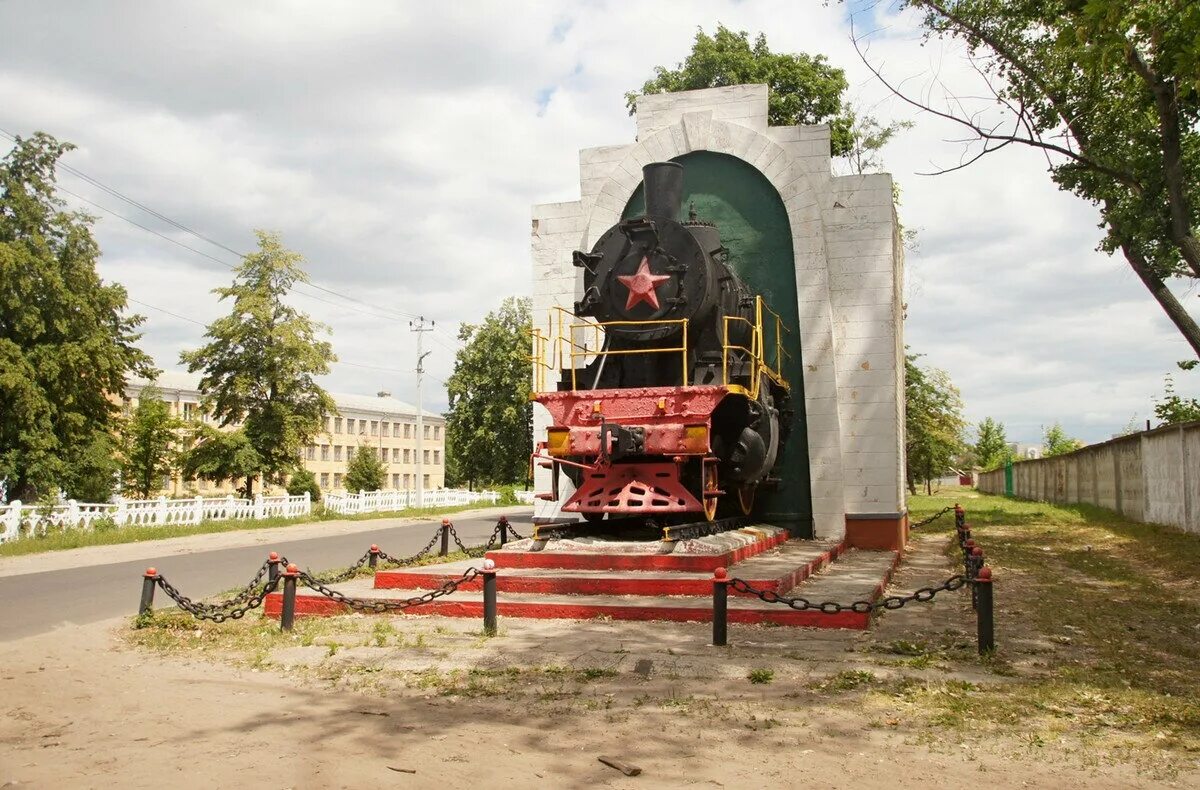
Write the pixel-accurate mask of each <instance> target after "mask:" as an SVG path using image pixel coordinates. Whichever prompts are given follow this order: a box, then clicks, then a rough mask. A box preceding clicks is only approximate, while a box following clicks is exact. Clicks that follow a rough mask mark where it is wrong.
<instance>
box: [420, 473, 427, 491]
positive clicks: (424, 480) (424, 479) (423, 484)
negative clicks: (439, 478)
mask: <svg viewBox="0 0 1200 790" xmlns="http://www.w3.org/2000/svg"><path fill="white" fill-rule="evenodd" d="M421 488H429V475H421Z"/></svg>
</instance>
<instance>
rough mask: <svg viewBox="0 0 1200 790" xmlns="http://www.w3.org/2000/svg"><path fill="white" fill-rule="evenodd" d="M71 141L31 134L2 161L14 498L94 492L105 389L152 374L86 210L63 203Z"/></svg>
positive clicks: (6, 412) (4, 358)
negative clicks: (102, 261)
mask: <svg viewBox="0 0 1200 790" xmlns="http://www.w3.org/2000/svg"><path fill="white" fill-rule="evenodd" d="M72 148H73V146H71V145H70V144H68V143H61V142H59V141H58V140H56V139H54V138H53V137H51V136H50V135H48V134H44V133H41V132H38V133H36V134H34V135H33V136H32V137H30V138H27V139H26V138H21V137H18V138H17V139H16V145H15V147H14V148H13V149H12V150H11V151H10V152H9V153H8V155H7V156H5V157H4V159H3V160H2V161H0V415H3V416H2V417H0V477H7V478H8V492H9V496H10V497H12V498H13V499H23V500H26V501H31V500H36V499H38V498H39V497H45V496H49V495H52V494H54V493H55V492H56V491H57V489H59V488H63V489H65V490H66V492H67V494H68V495H70V496H72V497H75V498H79V499H89V500H92V501H95V500H99V499H102V498H107V496H108V493H109V492H111V490H112V484H113V482H114V481H115V473H116V464H115V462H114V461H113V452H112V449H113V448H112V435H113V431H114V429H115V427H116V425H117V421H118V419H119V415H120V409H119V407H118V406H117V405H116V404H115V403H114V402H113V401H112V399H111V397H110V396H112V395H117V394H120V393H122V392H124V390H125V380H126V377H127V376H128V375H129V374H130V373H135V374H137V375H141V376H150V375H152V374H154V372H155V371H154V368H153V365H152V364H151V360H150V358H149V357H148V356H147V355H146V354H144V353H143V352H142V351H141V350H139V349H138V348H137V347H136V345H135V344H136V342H137V340H138V338H139V337H140V335H139V334H138V333H137V332H136V331H135V330H136V329H137V327H138V326H139V325H140V324H141V323H142V321H143V319H142V317H141V316H137V315H125V314H124V311H125V309H126V294H125V289H124V288H122V287H121V286H119V285H115V284H107V283H105V282H104V281H103V280H101V279H100V277H99V275H98V274H97V273H96V261H97V260H98V259H99V257H100V248H99V247H98V246H97V245H96V241H95V239H93V238H92V233H91V224H92V218H91V217H89V216H87V215H86V214H82V213H78V212H72V211H65V210H63V202H62V201H61V200H59V199H58V198H57V197H56V195H55V168H56V166H57V164H58V160H59V158H60V157H61V156H62V155H63V154H64V153H65V152H67V151H69V150H71V149H72Z"/></svg>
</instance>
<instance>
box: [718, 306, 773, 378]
mask: <svg viewBox="0 0 1200 790" xmlns="http://www.w3.org/2000/svg"><path fill="white" fill-rule="evenodd" d="M763 311H766V312H767V313H768V314H769V315H770V316H771V318H773V319H774V321H773V322H772V323H773V324H774V329H775V342H774V344H773V345H774V347H775V365H774V367H772V365H771V363H770V362H769V361H767V359H766V353H765V348H766V344H765V343H764V339H763ZM731 321H741V322H742V323H744V324H746V325H747V326H748V327H750V348H746V347H745V346H743V345H740V344H738V343H730V342H729V323H730V322H731ZM721 329H722V334H723V337H722V340H721V378H722V380H723V381H724V383H725V386H727V387H728V386H730V384H731V382H730V381H729V352H730V351H738V352H741V353H742V354H744V355H745V359H746V360H747V361H748V362H750V381H749V385H750V386H749V387H748V388H747V389H748V390H749V397H750V398H751V399H752V400H754V399H757V398H758V393H759V388H760V387H761V385H762V374H764V373H765V374H767V378H769V379H771V381H773V382H775V383H776V384H777V385H779V386H780V387H783V388H784V389H789V385H788V383H787V381H786V380H785V379H784V378H783V360H784V359H786V358H787V357H788V353H787V351H786V349H784V346H783V333H784V332H787V328H786V327H784V325H783V318H782V317H780V315H779V313H776V312H775V311H774V310H772V309H771V308H770V307H767V305H766V303H765V302H763V298H762V297H761V296H756V297H754V321H753V322H751V321H750V320H749V319H747V318H742V317H741V316H736V315H727V316H725V321H724V325H723V326H722V327H721Z"/></svg>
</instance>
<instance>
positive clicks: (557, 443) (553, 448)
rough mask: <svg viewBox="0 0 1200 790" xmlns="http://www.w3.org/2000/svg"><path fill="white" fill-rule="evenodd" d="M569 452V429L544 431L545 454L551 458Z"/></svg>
mask: <svg viewBox="0 0 1200 790" xmlns="http://www.w3.org/2000/svg"><path fill="white" fill-rule="evenodd" d="M570 451H571V429H570V428H550V429H548V430H547V431H546V452H548V453H549V454H550V455H552V456H555V457H557V456H560V455H567V454H568V453H570Z"/></svg>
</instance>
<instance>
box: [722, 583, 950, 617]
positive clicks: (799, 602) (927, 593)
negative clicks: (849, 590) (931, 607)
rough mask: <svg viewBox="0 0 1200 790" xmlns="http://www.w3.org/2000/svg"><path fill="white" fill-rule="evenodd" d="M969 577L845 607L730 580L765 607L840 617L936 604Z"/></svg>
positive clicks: (842, 604) (733, 585)
mask: <svg viewBox="0 0 1200 790" xmlns="http://www.w3.org/2000/svg"><path fill="white" fill-rule="evenodd" d="M967 581H968V580H967V577H966V576H964V575H962V574H958V575H956V576H951V577H950V578H949V579H947V580H946V581H944V582H942V583H941V584H939V585H937V586H936V587H922V588H921V589H919V590H917V591H916V592H914V593H912V594H911V595H889V596H888V597H886V598H880V599H879V600H878V601H874V602H871V601H855V602H854V603H850V604H844V603H836V602H834V601H824V602H822V603H814V602H813V601H810V600H808V599H807V598H790V597H788V596H786V595H780V594H779V593H777V592H775V591H774V590H756V589H754V588H753V587H751V586H750V585H749V583H747V582H746V581H744V580H742V579H730V580H729V586H730V587H732V588H733V589H735V590H737V591H738V592H741V593H748V594H750V595H754V596H757V597H758V599H759V600H760V601H763V602H764V603H781V604H784V605H786V606H790V607H791V608H792V609H795V610H797V611H805V610H806V609H815V610H817V611H819V612H821V613H823V614H837V613H838V612H857V613H859V614H869V613H871V612H872V611H879V610H882V609H890V610H894V609H900V608H902V607H903V606H904V605H905V604H909V603H912V602H913V601H922V602H924V601H932V600H933V599H934V596H936V595H937V594H938V593H940V592H942V591H944V590H957V589H959V588H960V587H962V586H963V585H964V584H966V583H967Z"/></svg>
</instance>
